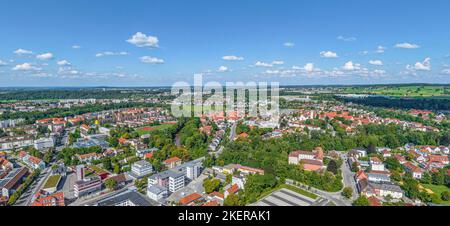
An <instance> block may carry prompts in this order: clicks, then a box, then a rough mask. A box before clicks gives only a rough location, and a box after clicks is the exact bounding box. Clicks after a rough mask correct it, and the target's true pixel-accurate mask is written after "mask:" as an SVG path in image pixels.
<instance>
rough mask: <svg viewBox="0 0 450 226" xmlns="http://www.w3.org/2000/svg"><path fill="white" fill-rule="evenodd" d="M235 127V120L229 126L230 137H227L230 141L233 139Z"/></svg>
mask: <svg viewBox="0 0 450 226" xmlns="http://www.w3.org/2000/svg"><path fill="white" fill-rule="evenodd" d="M236 127H237V122H235V123H233V125H232V126H231V129H230V137H229V139H230V141H233V140H234V138H235V137H236Z"/></svg>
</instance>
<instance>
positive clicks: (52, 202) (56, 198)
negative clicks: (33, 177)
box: [31, 192, 65, 206]
mask: <svg viewBox="0 0 450 226" xmlns="http://www.w3.org/2000/svg"><path fill="white" fill-rule="evenodd" d="M31 205H32V206H64V205H65V203H64V193H63V192H58V193H55V194H52V195H49V196H44V195H43V194H42V193H40V192H39V193H37V194H36V200H35V201H34V202H33V203H32V204H31Z"/></svg>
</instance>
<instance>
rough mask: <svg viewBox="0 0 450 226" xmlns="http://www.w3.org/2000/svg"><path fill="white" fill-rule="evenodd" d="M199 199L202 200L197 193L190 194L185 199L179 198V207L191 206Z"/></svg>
mask: <svg viewBox="0 0 450 226" xmlns="http://www.w3.org/2000/svg"><path fill="white" fill-rule="evenodd" d="M201 198H202V195H200V194H198V193H192V194H190V195H188V196H186V197H183V198H181V199H180V205H182V206H187V205H190V204H193V202H195V201H197V200H199V199H201Z"/></svg>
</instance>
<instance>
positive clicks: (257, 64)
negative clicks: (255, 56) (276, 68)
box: [255, 61, 273, 67]
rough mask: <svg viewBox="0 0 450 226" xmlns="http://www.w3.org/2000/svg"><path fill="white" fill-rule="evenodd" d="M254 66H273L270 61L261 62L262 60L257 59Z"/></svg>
mask: <svg viewBox="0 0 450 226" xmlns="http://www.w3.org/2000/svg"><path fill="white" fill-rule="evenodd" d="M255 66H256V67H273V65H272V64H270V63H266V62H262V61H258V62H256V63H255Z"/></svg>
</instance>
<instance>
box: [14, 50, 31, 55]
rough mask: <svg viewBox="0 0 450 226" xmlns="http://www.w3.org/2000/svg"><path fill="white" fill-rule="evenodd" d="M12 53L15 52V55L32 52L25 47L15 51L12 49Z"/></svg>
mask: <svg viewBox="0 0 450 226" xmlns="http://www.w3.org/2000/svg"><path fill="white" fill-rule="evenodd" d="M14 53H15V54H17V55H26V54H33V52H32V51H30V50H26V49H18V50H16V51H14Z"/></svg>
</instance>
